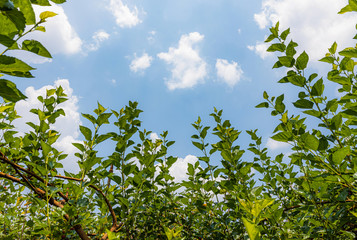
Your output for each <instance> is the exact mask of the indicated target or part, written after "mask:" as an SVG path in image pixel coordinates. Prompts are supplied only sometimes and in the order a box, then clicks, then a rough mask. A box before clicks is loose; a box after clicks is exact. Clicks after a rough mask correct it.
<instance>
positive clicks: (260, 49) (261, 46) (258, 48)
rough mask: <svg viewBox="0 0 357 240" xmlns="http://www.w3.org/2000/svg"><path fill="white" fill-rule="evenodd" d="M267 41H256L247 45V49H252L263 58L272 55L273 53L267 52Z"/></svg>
mask: <svg viewBox="0 0 357 240" xmlns="http://www.w3.org/2000/svg"><path fill="white" fill-rule="evenodd" d="M268 47H269V43H265V42H261V41H258V42H257V43H256V44H255V45H249V46H248V49H249V50H251V51H254V52H255V53H256V54H257V55H258V56H260V57H261V58H262V59H265V58H266V57H268V56H273V53H271V52H267V49H268Z"/></svg>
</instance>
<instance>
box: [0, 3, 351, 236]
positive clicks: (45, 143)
mask: <svg viewBox="0 0 357 240" xmlns="http://www.w3.org/2000/svg"><path fill="white" fill-rule="evenodd" d="M3 2H4V3H3ZM20 2H26V3H28V4H29V5H27V6H31V3H30V1H14V3H15V6H13V5H6V4H8V3H9V1H0V3H1V4H2V5H1V7H0V10H1V14H0V17H1V18H2V19H5V18H6V17H8V18H11V17H12V16H15V20H14V18H11V19H12V20H14V21H13V23H14V24H16V26H14V29H15V28H16V29H17V30H16V31H17V32H16V31H14V32H11V31H8V33H7V35H6V33H5V32H4V31H2V32H0V34H1V35H0V43H1V44H3V45H4V46H6V47H8V50H11V48H13V46H14V44H17V42H16V41H17V40H18V39H19V37H22V36H23V35H24V34H23V30H24V27H23V26H22V24H23V25H24V24H25V23H26V24H27V23H29V24H34V26H35V27H36V28H38V27H39V26H36V25H38V23H34V21H32V20H31V21H30V20H28V19H32V17H31V16H32V15H31V14H30V13H28V12H26V13H25V12H24V11H23V9H28V8H24V6H23V5H21V4H20ZM31 2H32V3H34V2H38V1H31ZM42 2H47V1H42ZM53 2H56V3H60V2H63V1H53ZM4 4H5V5H4ZM11 11H12V12H11ZM348 11H357V2H356V0H350V1H349V5H347V6H346V7H345V8H343V9H342V10H341V13H344V12H348ZM10 12H11V14H10ZM23 12H24V13H23ZM46 14H48V16H50V15H52V14H51V13H49V12H47V13H46ZM23 16H25V17H23ZM42 16H44V15H42ZM2 19H0V20H1V21H3V20H2ZM43 19H45V18H41V21H43ZM0 23H1V24H2V23H3V22H0ZM20 23H21V26H20ZM18 25H19V26H18ZM0 29H3V28H0ZM270 31H271V35H270V36H269V37H268V39H267V40H266V42H271V41H275V43H273V44H272V45H271V46H270V47H269V48H268V51H270V52H280V54H281V56H279V57H278V61H277V62H276V63H275V65H274V68H280V67H285V68H287V69H288V71H287V74H286V76H284V77H283V78H282V79H281V80H279V83H288V84H293V85H295V86H296V87H297V88H299V93H298V99H297V100H296V101H295V102H294V103H293V105H294V107H295V108H296V110H299V111H301V116H300V115H291V114H289V113H288V110H287V109H286V106H285V104H284V95H280V96H278V97H270V96H268V94H267V93H266V92H264V94H263V98H264V99H265V100H264V102H262V103H260V104H259V105H257V107H261V108H269V109H271V115H273V116H276V117H278V118H279V121H280V122H279V124H278V125H277V126H276V128H275V130H274V135H273V136H272V139H274V140H276V141H280V142H287V143H289V144H290V145H291V154H290V155H289V156H284V155H283V154H280V155H278V156H276V157H274V158H272V157H270V156H269V154H268V151H267V149H266V148H264V147H263V146H262V138H261V137H259V136H258V133H257V130H251V131H246V132H247V133H248V134H249V135H250V136H251V140H252V141H251V143H250V144H249V148H248V149H246V150H243V149H241V148H240V146H239V145H238V144H237V140H238V137H239V135H240V133H241V132H240V131H238V130H237V129H236V128H235V127H233V126H232V125H231V123H230V122H229V120H224V119H223V117H222V110H217V109H214V112H213V113H212V114H211V116H212V117H213V119H214V121H215V125H214V126H204V125H203V124H202V122H201V119H200V118H198V120H197V121H196V122H195V123H193V124H192V125H193V127H194V128H195V129H196V131H197V133H196V134H195V135H193V136H192V143H193V145H194V146H196V147H197V148H198V149H200V150H201V151H202V155H201V156H199V157H198V159H199V161H198V162H196V163H195V164H188V169H187V172H188V180H187V181H183V182H179V183H177V182H175V181H174V178H173V177H172V176H171V175H170V171H169V170H170V168H171V167H172V165H173V164H174V163H175V162H176V161H177V158H175V157H172V156H169V155H168V148H169V147H170V146H171V145H172V144H174V142H172V141H169V140H168V139H167V136H168V133H167V132H164V133H162V134H161V135H160V139H158V140H151V139H150V137H149V136H150V133H151V132H150V131H147V130H143V129H142V128H141V121H140V120H139V119H140V118H139V115H140V113H141V110H139V109H138V108H137V105H138V104H137V103H136V102H129V104H128V105H127V106H125V107H124V108H122V109H120V110H119V111H114V110H110V111H109V110H108V109H106V108H104V107H103V106H101V105H100V104H98V108H97V109H95V110H94V112H93V114H82V116H83V117H84V118H85V119H87V120H88V121H87V122H88V123H89V125H88V126H79V129H80V132H81V133H82V135H83V139H85V140H84V141H83V142H82V143H73V145H74V146H75V147H76V148H77V149H78V152H77V153H76V154H75V155H76V157H77V159H78V165H79V168H80V171H79V172H78V173H77V174H71V173H67V172H65V173H64V174H62V175H61V174H60V171H59V170H60V169H61V168H62V167H63V166H62V164H61V160H63V159H65V158H66V157H67V155H65V154H63V153H61V152H59V151H58V150H56V148H55V147H54V143H55V142H56V140H57V139H58V137H59V136H60V133H59V132H57V131H56V130H54V129H53V127H52V125H53V124H54V123H55V122H56V119H57V118H58V117H60V116H61V115H64V114H65V112H64V111H63V110H62V109H61V108H60V107H61V103H63V102H64V101H66V100H67V98H66V94H65V93H64V92H63V89H62V88H61V87H58V88H56V89H48V90H47V92H46V96H44V97H42V96H39V97H38V100H39V101H40V102H41V103H42V106H43V107H42V109H32V110H31V112H32V113H33V114H36V115H37V117H38V120H39V124H35V123H28V125H29V127H30V128H31V130H30V131H29V132H27V133H25V134H24V135H23V136H19V135H18V134H17V130H16V126H13V121H14V120H15V119H16V118H18V117H19V116H18V115H17V113H16V111H15V104H16V101H18V100H20V99H22V98H23V95H22V94H21V93H20V92H19V91H18V90H17V89H16V87H14V85H12V83H11V82H10V81H7V80H3V79H2V80H1V82H0V84H3V85H1V90H0V93H1V96H2V97H3V100H4V101H3V103H2V104H1V106H0V129H1V135H0V177H1V180H0V182H1V185H0V229H1V231H0V238H1V239H78V238H80V239H169V240H170V239H254V240H256V239H355V238H356V234H357V224H356V220H357V209H356V207H357V202H356V186H357V184H356V178H357V175H356V171H357V152H356V143H357V140H356V133H357V131H356V128H355V127H354V126H355V125H356V124H357V101H356V100H357V85H356V81H357V75H356V73H355V72H354V68H355V66H356V62H355V61H354V59H356V58H357V47H351V48H346V49H344V50H343V51H340V52H339V53H336V49H337V44H336V43H334V44H333V45H332V46H331V48H330V49H328V51H329V52H328V53H327V54H326V56H325V57H324V58H322V59H321V61H323V62H327V63H329V64H331V65H332V69H331V71H329V72H328V73H327V78H326V79H323V78H319V77H318V75H317V74H315V73H312V74H306V68H307V64H308V60H309V57H308V55H307V53H305V52H303V53H301V54H300V55H298V56H296V54H297V52H296V50H295V48H296V47H297V43H295V42H293V41H292V40H291V41H287V40H286V39H287V37H288V35H289V29H287V30H285V31H282V32H280V31H279V23H278V24H276V26H274V27H272V28H271V29H270ZM6 37H7V38H6ZM4 39H6V41H7V42H6V41H5V40H4ZM13 39H15V40H13ZM354 39H357V35H356V37H355V38H354ZM10 40H11V41H10ZM10 42H11V44H9V43H10ZM5 43H6V44H8V45H6V44H5ZM34 44H35V43H34ZM36 44H37V45H36V46H40V45H38V44H39V43H36ZM41 46H42V45H41ZM22 48H23V49H24V48H26V46H25V47H24V44H23V45H22ZM40 48H41V47H40ZM31 49H34V48H31ZM37 49H38V48H37ZM41 49H42V48H41ZM25 50H26V49H25ZM40 52H41V51H39V52H37V53H38V54H39V53H40ZM4 53H6V51H4V52H3V53H2V54H1V55H0V60H1V61H2V63H1V64H2V65H1V64H0V72H1V73H3V74H9V75H18V76H20V77H21V76H25V75H26V74H30V73H27V72H28V71H29V70H30V69H28V70H26V71H27V72H26V73H25V72H21V74H20V72H19V71H18V70H19V69H20V68H18V69H17V70H16V69H15V68H14V69H15V70H13V71H11V72H10V71H9V70H8V69H10V67H9V66H12V65H14V64H15V65H16V66H20V65H21V66H24V65H22V64H25V63H21V64H20V63H19V62H18V61H19V60H16V59H14V58H11V59H12V60H11V61H12V62H11V61H10V62H11V63H5V64H3V62H4V61H5V60H10V58H9V57H6V56H5V55H4ZM42 53H43V52H42ZM40 55H41V54H40ZM18 64H20V65H18ZM5 65H6V66H5ZM4 66H5V67H4ZM16 66H13V67H16ZM325 81H332V82H335V83H337V84H338V85H339V86H340V88H339V92H340V93H341V94H340V97H338V98H331V97H330V96H326V95H325V94H324V90H325V89H324V88H325V87H324V86H325V85H324V82H325ZM4 84H5V85H4ZM6 84H7V85H6ZM3 86H6V87H7V88H6V90H4V89H5V88H3ZM9 89H11V91H10V90H9ZM6 94H7V95H6ZM296 110H295V111H296ZM307 118H311V119H315V120H316V121H318V126H317V127H314V126H310V125H309V126H307V125H306V124H305V122H306V119H307ZM106 124H113V125H114V126H115V127H116V131H114V132H103V131H102V129H103V128H102V127H103V125H106ZM210 134H213V135H215V136H216V137H217V139H218V140H217V142H214V143H210V142H207V140H206V139H208V137H207V136H208V135H210ZM107 141H112V142H114V145H115V149H114V150H113V152H112V154H110V155H108V156H106V157H101V156H99V154H98V149H100V146H101V144H103V143H105V142H107ZM246 151H249V152H251V153H252V154H245V152H246ZM250 156H254V157H253V158H252V159H251V158H250ZM217 158H219V159H221V164H220V165H219V166H214V165H213V164H212V159H217ZM256 172H259V174H257V176H261V179H259V180H258V179H257V176H254V175H255V173H256Z"/></svg>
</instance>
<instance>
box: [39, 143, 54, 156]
mask: <svg viewBox="0 0 357 240" xmlns="http://www.w3.org/2000/svg"><path fill="white" fill-rule="evenodd" d="M41 148H42V154H43V156H44V157H46V156H47V155H48V154H49V153H50V151H51V149H52V148H51V146H50V145H48V144H47V143H45V142H44V141H42V140H41Z"/></svg>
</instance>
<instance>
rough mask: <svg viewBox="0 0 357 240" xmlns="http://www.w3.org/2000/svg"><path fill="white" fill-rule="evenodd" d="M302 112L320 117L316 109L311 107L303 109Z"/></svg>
mask: <svg viewBox="0 0 357 240" xmlns="http://www.w3.org/2000/svg"><path fill="white" fill-rule="evenodd" d="M303 113H305V114H308V115H310V116H314V117H318V118H320V117H321V113H320V112H319V111H317V110H314V109H311V110H305V111H303Z"/></svg>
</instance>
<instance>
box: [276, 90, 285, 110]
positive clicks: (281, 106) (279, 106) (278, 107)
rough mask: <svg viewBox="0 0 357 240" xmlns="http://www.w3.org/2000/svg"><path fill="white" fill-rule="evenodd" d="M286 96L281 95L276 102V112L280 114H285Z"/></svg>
mask: <svg viewBox="0 0 357 240" xmlns="http://www.w3.org/2000/svg"><path fill="white" fill-rule="evenodd" d="M283 100H284V94H282V95H280V96H279V97H277V98H276V100H275V110H276V111H278V112H279V113H283V112H284V111H285V104H284V103H283Z"/></svg>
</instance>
